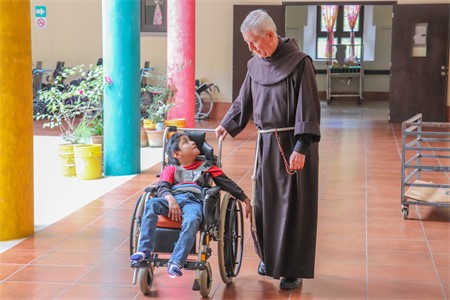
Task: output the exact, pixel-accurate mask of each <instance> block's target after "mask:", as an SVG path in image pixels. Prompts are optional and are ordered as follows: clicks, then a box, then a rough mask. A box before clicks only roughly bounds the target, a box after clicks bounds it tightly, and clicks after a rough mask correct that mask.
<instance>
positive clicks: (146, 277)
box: [137, 268, 153, 295]
mask: <svg viewBox="0 0 450 300" xmlns="http://www.w3.org/2000/svg"><path fill="white" fill-rule="evenodd" d="M137 281H138V283H139V289H140V290H141V292H142V294H144V295H148V293H150V290H151V289H152V284H153V268H140V269H139V273H138V278H137Z"/></svg>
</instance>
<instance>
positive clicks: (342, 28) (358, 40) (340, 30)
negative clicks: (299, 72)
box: [316, 5, 364, 59]
mask: <svg viewBox="0 0 450 300" xmlns="http://www.w3.org/2000/svg"><path fill="white" fill-rule="evenodd" d="M363 18H364V6H361V9H360V11H359V16H358V19H357V21H356V25H355V28H354V30H353V32H354V33H355V45H356V46H355V54H356V56H357V57H361V47H362V42H363V39H362V36H363V31H364V30H363V29H364V28H363V24H364V19H363ZM316 28H317V32H316V36H317V37H316V58H317V59H326V56H325V49H326V45H327V36H328V33H327V27H326V25H325V20H324V18H323V17H322V9H321V6H318V7H317V27H316ZM333 44H345V45H350V25H349V23H348V19H347V12H346V11H345V10H344V6H343V5H342V6H339V11H338V14H337V19H336V22H335V23H334V38H333ZM335 51H336V50H335V47H333V57H335ZM350 52H351V48H350V47H347V48H346V57H349V56H350V55H351V53H350Z"/></svg>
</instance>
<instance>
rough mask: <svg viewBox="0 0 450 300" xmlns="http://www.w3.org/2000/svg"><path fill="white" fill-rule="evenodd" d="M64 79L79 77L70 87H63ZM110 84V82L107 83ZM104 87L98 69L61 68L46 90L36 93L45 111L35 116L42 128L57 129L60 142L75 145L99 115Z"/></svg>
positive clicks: (101, 110) (99, 67) (103, 81)
mask: <svg viewBox="0 0 450 300" xmlns="http://www.w3.org/2000/svg"><path fill="white" fill-rule="evenodd" d="M68 77H81V78H80V79H78V80H73V81H72V82H71V83H70V84H64V80H65V79H66V78H68ZM109 80H110V79H109ZM105 84H108V81H105V80H104V78H103V67H102V66H92V65H91V66H89V69H88V70H87V71H84V70H83V65H78V66H74V67H71V68H65V69H64V70H63V71H62V72H61V74H60V75H59V76H57V77H56V78H55V81H54V82H53V83H52V85H51V86H50V88H49V89H48V90H41V91H40V92H39V94H40V99H42V101H43V102H44V103H45V106H46V110H45V111H44V112H43V113H39V114H37V116H36V119H37V120H46V121H45V122H44V124H43V127H44V128H45V127H50V128H54V127H59V129H60V131H61V136H62V138H63V140H64V141H66V142H68V143H72V144H77V143H79V142H80V141H81V140H82V139H83V138H85V137H86V135H90V134H89V130H90V128H92V126H93V125H94V124H95V122H96V120H97V118H100V119H101V115H102V113H103V106H102V102H103V87H104V86H105Z"/></svg>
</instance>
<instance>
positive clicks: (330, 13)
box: [321, 5, 339, 60]
mask: <svg viewBox="0 0 450 300" xmlns="http://www.w3.org/2000/svg"><path fill="white" fill-rule="evenodd" d="M321 10H322V17H323V19H324V21H325V26H326V27H327V32H328V35H327V47H326V48H325V57H326V58H327V59H329V60H330V59H331V58H332V57H333V46H332V45H333V40H334V31H333V28H334V23H336V19H337V14H338V10H339V6H337V5H322V6H321Z"/></svg>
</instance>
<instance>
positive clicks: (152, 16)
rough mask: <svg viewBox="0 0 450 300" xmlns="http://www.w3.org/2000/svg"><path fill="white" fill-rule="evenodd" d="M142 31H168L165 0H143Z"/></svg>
mask: <svg viewBox="0 0 450 300" xmlns="http://www.w3.org/2000/svg"><path fill="white" fill-rule="evenodd" d="M141 32H167V3H166V1H165V0H141Z"/></svg>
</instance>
